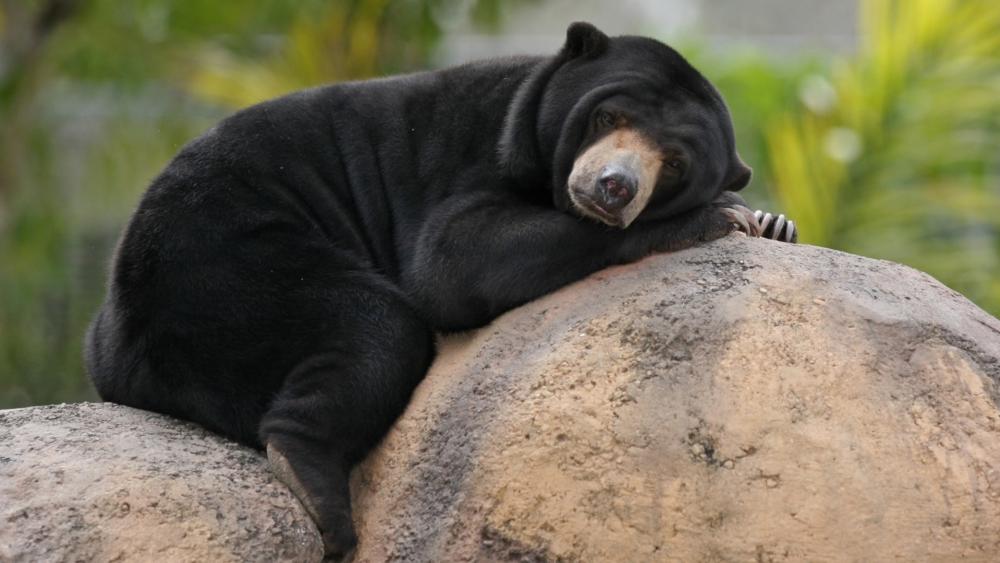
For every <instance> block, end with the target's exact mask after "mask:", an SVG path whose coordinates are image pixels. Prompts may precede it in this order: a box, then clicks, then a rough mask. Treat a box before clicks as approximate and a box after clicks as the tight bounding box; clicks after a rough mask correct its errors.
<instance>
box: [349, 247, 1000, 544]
mask: <svg viewBox="0 0 1000 563" xmlns="http://www.w3.org/2000/svg"><path fill="white" fill-rule="evenodd" d="M998 382H1000V321H998V320H997V319H995V318H993V317H991V316H989V315H987V314H986V313H984V312H983V311H982V310H980V309H978V308H977V307H976V306H975V305H973V304H972V303H970V302H969V301H968V300H966V299H965V298H963V297H962V296H960V295H958V294H957V293H955V292H953V291H951V290H949V289H947V288H945V287H944V286H942V285H941V284H939V283H938V282H936V281H935V280H933V279H932V278H931V277H929V276H927V275H926V274H922V273H919V272H917V271H914V270H912V269H909V268H906V267H903V266H899V265H896V264H892V263H889V262H884V261H878V260H871V259H866V258H861V257H858V256H852V255H847V254H843V253H839V252H835V251H831V250H826V249H820V248H814V247H809V246H791V245H785V244H779V243H774V242H770V241H766V240H759V239H756V240H755V239H749V240H748V239H746V238H743V237H739V236H733V237H728V238H727V239H725V240H722V241H719V242H717V243H713V244H710V245H706V246H703V247H701V248H695V249H691V250H687V251H683V252H678V253H675V254H670V255H660V256H655V257H651V258H649V259H647V260H644V261H642V262H640V263H638V264H633V265H629V266H624V267H619V268H613V269H610V270H606V271H603V272H600V273H598V274H596V275H594V276H591V277H590V278H588V279H586V280H584V281H581V282H579V283H577V284H574V285H572V286H570V287H567V288H564V289H563V290H561V291H559V292H557V293H555V294H552V295H550V296H548V297H545V298H543V299H540V300H538V301H536V302H534V303H531V304H528V305H526V306H524V307H522V308H520V309H518V310H515V311H512V312H510V313H508V314H507V315H505V316H503V317H502V318H500V319H498V320H497V321H496V322H495V323H493V324H492V325H491V326H489V327H486V328H484V329H482V330H479V331H476V332H472V333H469V334H466V335H462V336H458V337H451V338H448V339H445V340H444V341H443V342H442V354H441V356H440V358H439V359H438V361H437V363H436V364H435V365H434V367H433V368H432V371H431V374H430V375H429V377H428V378H427V379H426V380H425V381H424V383H423V384H422V385H421V387H420V388H419V389H418V390H417V392H416V394H415V397H414V400H413V401H412V403H411V405H410V407H409V409H408V410H407V412H406V414H405V416H404V417H403V418H402V419H401V420H400V422H399V423H398V424H397V425H396V427H395V428H394V429H393V430H392V432H391V433H390V435H389V436H388V438H387V439H386V440H385V442H384V443H383V445H382V447H381V448H380V449H378V450H377V451H376V452H375V453H374V455H372V456H371V457H370V458H369V460H368V461H367V463H366V464H365V465H364V466H363V467H362V470H361V471H358V472H356V474H355V481H354V488H355V505H356V513H355V519H356V521H357V525H358V529H359V530H358V531H359V535H360V537H361V545H360V548H359V551H358V552H357V555H356V560H357V561H372V562H374V561H386V560H389V561H491V560H517V561H664V560H676V561H751V560H756V561H776V560H789V561H818V560H822V561H827V560H843V561H886V560H902V561H914V560H920V561H954V560H957V559H963V558H964V560H971V561H998V560H1000V432H998V431H1000V412H998V399H1000V395H998V388H1000V386H998Z"/></svg>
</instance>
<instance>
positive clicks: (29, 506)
mask: <svg viewBox="0 0 1000 563" xmlns="http://www.w3.org/2000/svg"><path fill="white" fill-rule="evenodd" d="M322 553H323V546H322V544H321V542H320V540H319V535H318V534H317V532H316V528H315V526H313V523H312V520H310V519H309V516H308V515H307V514H306V512H305V510H303V508H302V507H301V505H299V503H298V501H297V500H296V499H295V497H293V496H292V494H291V493H289V492H288V491H287V490H286V489H285V488H284V486H283V485H281V484H280V483H279V482H278V481H277V480H275V479H274V478H272V477H271V474H270V472H269V471H268V470H267V461H266V460H265V459H264V458H263V457H262V456H261V455H260V454H258V453H257V452H255V451H253V450H250V449H247V448H244V447H242V446H238V445H236V444H233V443H231V442H228V441H226V440H223V439H222V438H218V437H216V436H214V435H212V434H209V433H208V432H206V431H204V430H202V429H200V428H199V427H197V426H194V425H191V424H186V423H182V422H177V421H174V420H171V419H169V418H167V417H164V416H160V415H156V414H152V413H147V412H144V411H139V410H135V409H131V408H128V407H122V406H119V405H113V404H110V403H104V404H94V403H82V404H75V405H58V406H49V407H33V408H26V409H15V410H7V411H0V561H4V562H7V561H11V562H22V561H23V562H25V563H28V562H30V563H36V562H46V561H53V562H55V561H60V562H62V561H87V562H90V561H122V562H131V561H156V562H172V561H192V562H193V561H207V562H214V563H228V562H242V561H262V562H264V561H267V562H270V561H317V560H319V559H320V558H321V557H322Z"/></svg>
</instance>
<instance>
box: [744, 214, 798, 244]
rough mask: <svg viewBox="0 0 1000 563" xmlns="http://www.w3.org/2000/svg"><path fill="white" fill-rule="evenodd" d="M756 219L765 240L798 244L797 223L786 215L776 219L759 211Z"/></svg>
mask: <svg viewBox="0 0 1000 563" xmlns="http://www.w3.org/2000/svg"><path fill="white" fill-rule="evenodd" d="M754 218H755V219H756V220H757V222H758V223H759V224H760V231H761V236H763V237H764V238H769V239H773V240H779V241H784V242H796V241H798V239H799V233H798V231H797V230H796V228H795V221H792V220H790V219H786V218H785V216H784V215H778V216H777V217H775V216H774V215H771V214H770V213H765V212H764V211H762V210H760V209H758V210H757V211H755V212H754Z"/></svg>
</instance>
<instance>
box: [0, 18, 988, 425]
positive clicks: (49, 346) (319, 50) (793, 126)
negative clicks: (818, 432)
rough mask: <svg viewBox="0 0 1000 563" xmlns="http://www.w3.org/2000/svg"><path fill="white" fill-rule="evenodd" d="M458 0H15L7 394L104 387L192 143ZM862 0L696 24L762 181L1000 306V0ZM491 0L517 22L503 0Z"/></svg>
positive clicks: (862, 247)
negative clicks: (829, 29)
mask: <svg viewBox="0 0 1000 563" xmlns="http://www.w3.org/2000/svg"><path fill="white" fill-rule="evenodd" d="M524 1H541V0H524ZM457 3H459V0H455V1H454V2H452V1H450V0H420V1H417V0H299V1H297V2H287V1H283V0H258V1H256V2H254V3H253V4H252V9H251V8H248V6H249V4H248V3H245V2H199V1H195V0H131V1H128V2H122V1H121V0H89V1H88V0H0V408H4V407H12V406H23V405H28V404H37V403H49V402H58V401H72V400H81V399H88V398H93V395H92V392H91V390H90V388H89V385H88V383H87V382H86V378H85V377H84V375H83V368H82V363H81V351H80V342H81V339H82V334H83V331H84V330H85V327H86V324H87V322H88V320H89V318H90V316H91V315H92V314H93V312H94V310H95V309H96V307H97V305H98V303H99V302H100V299H101V297H102V293H103V289H104V278H105V269H106V264H107V261H108V258H109V256H110V252H111V249H112V248H113V245H114V241H115V239H116V237H117V235H118V232H119V230H120V229H121V226H122V225H123V224H124V221H125V220H126V219H127V217H128V214H129V212H130V211H131V209H132V207H133V206H134V205H135V203H136V202H137V200H138V197H139V195H140V194H141V192H142V190H143V189H144V187H145V185H146V184H147V183H148V182H149V180H150V179H151V178H152V177H153V175H155V174H156V172H157V171H158V170H159V169H160V168H162V166H163V165H164V164H165V163H166V162H167V161H168V160H169V158H170V157H171V156H172V155H173V154H174V153H175V152H176V151H177V150H178V149H179V148H180V146H181V145H182V144H183V143H185V142H186V141H188V140H189V139H191V138H193V137H194V136H196V135H197V134H199V133H200V132H201V131H203V130H204V129H206V128H207V127H208V126H210V125H211V124H212V123H213V122H214V121H216V120H217V119H219V118H220V117H222V116H224V115H225V114H226V113H228V112H230V111H232V109H234V108H237V107H242V106H245V105H248V104H250V103H253V102H256V101H259V100H262V99H266V98H269V97H273V96H276V95H280V94H282V93H284V92H287V91H290V90H294V89H297V88H302V87H307V86H311V85H315V84H320V83H324V82H329V81H333V80H342V79H349V78H358V77H368V76H374V75H381V74H386V73H391V72H398V71H408V70H413V69H419V68H425V67H426V66H427V65H428V64H429V62H430V56H431V54H432V52H433V49H434V47H435V45H436V44H437V43H438V41H439V40H440V39H441V34H442V29H441V26H440V24H439V23H438V21H439V19H440V18H439V15H440V14H441V13H442V10H447V9H449V7H450V6H451V5H452V4H457ZM463 4H464V5H468V2H463ZM505 4H509V3H505ZM861 7H862V10H861V20H862V21H861V24H860V25H861V30H862V33H861V43H860V45H859V47H858V49H857V51H856V52H855V53H854V54H852V55H850V56H847V57H830V56H815V55H814V56H811V57H798V58H794V59H792V60H781V61H779V62H776V61H775V60H774V59H772V58H769V57H767V56H765V55H764V54H761V53H757V52H755V51H754V50H753V49H752V47H749V48H747V49H744V50H741V51H739V52H736V53H733V52H727V53H726V55H725V57H722V56H720V55H719V54H717V53H713V52H711V51H708V50H706V49H702V46H701V45H700V44H699V41H698V39H697V38H696V37H695V38H691V39H690V40H688V41H685V42H682V44H681V45H680V46H681V50H682V51H683V52H685V53H686V54H688V55H689V56H690V58H692V60H693V62H695V64H696V66H699V68H702V69H703V71H704V72H705V74H707V75H708V76H709V77H710V78H711V79H712V80H713V81H714V82H716V84H717V85H718V86H719V87H720V89H721V90H722V91H723V93H724V94H725V95H726V97H727V99H728V100H729V102H730V105H731V106H732V110H733V114H734V116H735V118H736V121H737V130H738V133H739V137H740V139H739V144H740V146H741V152H742V153H743V156H744V159H745V160H747V161H748V162H750V163H751V164H752V165H753V166H754V169H755V172H756V175H755V181H754V186H753V188H752V189H751V193H750V194H749V197H750V198H752V199H753V200H754V201H756V202H760V203H761V206H764V203H765V202H767V201H770V202H771V203H770V205H773V206H774V207H776V208H779V209H782V210H785V211H787V213H788V214H789V215H790V216H792V217H794V218H795V219H797V220H798V221H799V223H800V226H801V230H802V238H803V241H804V242H808V243H813V244H820V245H824V246H829V247H832V248H839V249H843V250H847V251H850V252H855V253H859V254H865V255H869V256H875V257H879V258H886V259H891V260H895V261H899V262H903V263H907V264H910V265H912V266H914V267H917V268H920V269H923V270H925V271H928V272H930V273H931V274H932V275H934V276H935V277H937V278H938V279H940V280H941V281H943V282H944V283H946V284H948V285H949V286H951V287H953V288H954V289H956V290H958V291H961V292H962V293H964V294H966V295H967V296H969V297H970V298H971V299H973V300H974V301H976V302H977V303H979V304H980V305H981V306H982V307H983V308H985V309H986V310H988V311H990V312H991V313H993V314H994V315H997V314H1000V275H998V274H1000V150H998V147H1000V142H998V141H1000V3H997V2H995V1H994V0H861ZM471 9H472V14H473V17H474V18H475V20H476V21H477V22H478V23H479V24H480V25H483V26H487V27H492V28H494V29H498V30H502V24H503V22H502V14H503V11H502V10H501V2H500V1H499V0H479V1H475V2H472V4H471Z"/></svg>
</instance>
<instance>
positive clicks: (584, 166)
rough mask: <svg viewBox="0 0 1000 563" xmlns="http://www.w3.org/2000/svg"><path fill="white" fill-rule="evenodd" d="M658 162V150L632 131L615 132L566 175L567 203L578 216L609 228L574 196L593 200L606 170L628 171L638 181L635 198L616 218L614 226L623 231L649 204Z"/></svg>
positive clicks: (618, 130) (587, 153)
mask: <svg viewBox="0 0 1000 563" xmlns="http://www.w3.org/2000/svg"><path fill="white" fill-rule="evenodd" d="M662 159H663V154H662V153H661V151H660V149H659V148H657V147H656V145H655V144H654V143H652V142H651V141H649V140H648V139H647V138H645V137H644V136H643V135H642V134H641V133H639V132H638V131H636V130H634V129H628V128H621V129H617V130H615V131H614V132H612V133H611V134H609V135H607V136H606V137H604V138H603V139H601V140H600V141H598V142H597V143H595V144H594V145H592V146H591V147H590V148H588V149H587V150H586V151H584V153H583V154H581V155H580V156H579V157H578V158H577V159H576V161H575V162H573V170H572V172H570V175H569V196H570V200H571V201H572V202H573V205H574V206H575V207H576V209H577V210H578V211H579V212H580V213H581V214H583V215H586V216H588V217H592V218H594V219H597V220H598V221H601V222H603V223H607V224H613V223H610V222H609V221H608V220H607V219H606V218H604V217H601V216H600V215H598V214H597V213H596V212H594V211H593V210H592V209H590V208H589V207H588V206H587V205H586V204H585V203H584V202H582V201H580V197H579V196H578V194H585V195H587V196H589V197H595V196H596V192H595V190H596V187H597V180H598V178H599V177H600V175H601V171H602V170H604V168H605V167H607V166H611V165H616V166H620V167H623V168H626V169H629V170H631V171H632V173H633V174H635V175H636V177H637V178H638V184H637V186H636V194H635V197H634V198H632V201H631V202H629V204H628V205H626V206H625V207H624V208H623V209H622V210H621V212H620V213H619V214H618V220H619V222H618V223H617V224H614V226H618V227H621V228H623V229H624V228H625V227H628V226H629V225H630V224H631V223H632V221H635V218H636V217H638V216H639V213H641V212H642V210H643V209H645V207H646V204H647V203H649V198H650V197H652V195H653V189H654V188H655V187H656V180H657V178H658V177H659V175H660V167H661V166H662V164H663V162H662Z"/></svg>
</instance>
